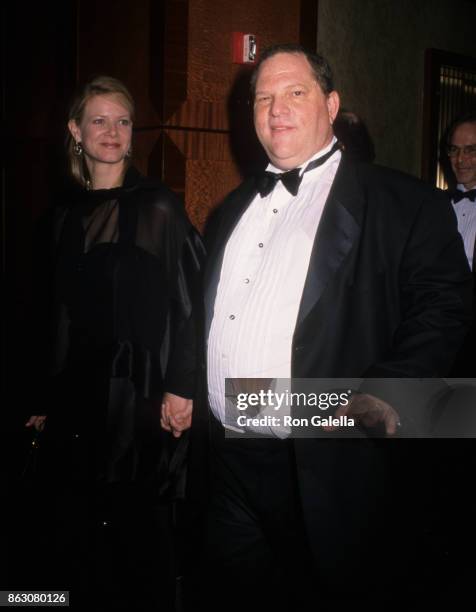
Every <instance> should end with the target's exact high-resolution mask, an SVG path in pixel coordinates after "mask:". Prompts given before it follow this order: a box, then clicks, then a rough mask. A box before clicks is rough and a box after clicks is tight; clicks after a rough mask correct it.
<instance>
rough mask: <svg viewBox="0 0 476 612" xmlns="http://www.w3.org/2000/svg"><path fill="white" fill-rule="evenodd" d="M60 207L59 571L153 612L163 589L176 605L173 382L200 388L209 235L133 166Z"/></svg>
mask: <svg viewBox="0 0 476 612" xmlns="http://www.w3.org/2000/svg"><path fill="white" fill-rule="evenodd" d="M55 215H56V219H55V223H54V234H55V237H56V247H55V259H56V279H55V282H54V287H55V291H54V293H55V295H54V308H53V311H54V317H53V325H52V326H51V332H50V339H51V343H50V344H51V346H52V351H51V353H52V357H51V359H50V360H48V361H49V363H50V364H51V366H50V372H49V376H47V377H45V379H44V381H45V383H44V387H43V390H42V392H41V394H42V395H43V396H44V397H47V398H48V408H47V410H46V411H45V412H46V413H47V414H48V419H47V424H46V428H45V432H44V434H43V438H44V439H43V441H42V443H41V444H42V448H43V455H42V462H43V463H42V465H43V475H44V477H45V479H46V480H45V482H46V481H47V482H48V487H49V489H50V490H51V489H52V488H54V490H55V496H54V498H55V511H54V512H53V513H50V515H51V516H54V517H55V518H54V525H53V527H52V529H53V530H54V531H55V533H56V536H55V538H54V540H55V541H56V542H57V551H56V558H57V559H58V558H59V559H61V560H62V561H61V563H60V565H61V568H58V564H56V569H55V570H54V571H59V572H60V574H61V576H62V580H63V581H64V580H66V581H70V580H71V574H73V575H74V580H75V581H76V586H77V589H78V592H80V594H81V595H83V596H85V597H89V595H90V593H91V592H92V590H93V588H94V589H95V590H97V589H102V592H103V593H102V594H103V599H104V600H108V601H109V602H115V603H110V605H111V609H116V608H117V607H118V606H119V605H122V606H123V607H124V608H127V607H130V606H131V605H132V604H133V607H134V608H137V606H138V605H139V609H140V601H141V600H140V597H139V598H138V596H137V592H140V593H142V597H143V598H144V609H147V608H148V606H151V605H153V602H154V601H155V598H158V600H157V601H158V602H160V603H161V604H162V609H164V610H166V609H167V605H164V604H166V601H167V600H168V597H169V593H166V592H165V591H164V592H161V593H159V591H160V589H158V588H157V587H158V583H157V579H158V578H157V572H158V571H159V572H160V573H161V574H162V576H166V577H167V575H168V577H169V578H170V580H171V581H172V582H173V578H174V567H173V565H174V563H173V560H172V558H171V555H172V547H171V542H170V529H171V528H172V527H173V525H172V523H171V521H170V517H171V512H172V511H173V508H172V506H171V505H170V503H169V502H170V501H171V500H174V499H176V498H177V497H180V495H181V493H182V491H183V482H184V473H185V464H184V458H185V455H186V445H187V436H186V435H184V436H182V437H181V438H180V439H179V440H178V441H176V440H175V439H174V438H173V437H172V436H171V434H169V433H167V432H164V431H163V430H161V428H160V404H161V397H162V394H163V393H164V392H165V391H169V392H172V393H175V394H177V395H180V396H182V397H186V398H193V396H194V393H195V382H196V376H195V374H196V372H195V370H196V349H197V341H196V329H195V321H196V319H197V312H196V305H197V304H198V303H199V268H200V262H201V260H202V258H203V249H202V246H201V242H200V238H199V236H198V234H197V233H196V232H195V231H194V229H193V227H192V226H191V224H190V223H189V221H188V219H187V217H186V215H185V212H184V210H183V206H182V205H181V203H180V201H179V200H178V198H177V196H175V195H174V194H173V193H172V192H171V191H170V190H168V189H167V188H166V187H165V186H164V185H163V184H161V183H160V182H158V181H154V180H151V179H147V178H144V177H142V176H141V175H140V174H139V173H138V172H137V171H136V170H134V169H133V168H130V169H129V170H128V172H127V174H126V178H125V181H124V185H123V186H122V187H120V188H115V189H109V190H97V191H85V190H81V191H80V192H76V193H75V194H74V195H73V196H72V197H71V203H69V204H68V205H67V206H65V207H62V208H60V209H58V210H57V211H56V213H55ZM37 349H38V347H37ZM45 475H46V476H45ZM159 540H160V541H159ZM58 548H59V550H58ZM78 551H79V554H78ZM81 551H82V552H81ZM78 559H79V560H78ZM79 566H81V567H79ZM68 571H69V572H70V574H69V575H68ZM149 574H150V576H149ZM78 576H79V577H80V578H79V582H80V583H81V584H78ZM148 576H149V579H148ZM57 582H58V579H56V577H55V583H57ZM58 586H60V585H58ZM67 586H68V584H65V585H63V586H62V588H66V587H67ZM72 588H73V587H72ZM165 588H167V587H165ZM171 597H173V595H171ZM131 598H132V599H131ZM103 605H106V604H103ZM97 609H103V608H101V607H98V608H97ZM104 609H106V608H104Z"/></svg>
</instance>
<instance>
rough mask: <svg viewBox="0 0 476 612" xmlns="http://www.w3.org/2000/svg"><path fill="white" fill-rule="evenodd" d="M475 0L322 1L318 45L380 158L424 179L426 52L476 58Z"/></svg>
mask: <svg viewBox="0 0 476 612" xmlns="http://www.w3.org/2000/svg"><path fill="white" fill-rule="evenodd" d="M475 24H476V3H475V2H474V0H417V1H415V0H398V1H397V0H359V1H358V2H355V1H354V0H319V17H318V35H317V40H318V49H319V51H320V52H321V53H322V54H323V55H325V56H326V57H327V58H328V59H329V61H330V62H331V64H332V66H333V68H334V71H335V74H336V77H337V78H336V87H337V89H338V90H339V92H340V93H341V96H342V103H343V105H344V106H346V107H348V108H349V109H351V110H353V111H354V112H356V113H357V114H358V115H360V116H361V117H362V118H363V119H364V120H365V122H366V124H367V126H368V129H369V131H370V133H371V135H372V137H373V139H374V142H375V149H376V152H377V159H376V161H377V162H378V163H381V164H383V165H386V166H390V167H393V168H397V169H399V170H403V171H405V172H409V173H411V174H415V175H416V176H420V169H421V156H422V148H423V145H422V133H423V86H424V56H425V49H441V50H445V51H451V52H454V53H460V54H462V55H470V56H473V57H475V56H476V45H475Z"/></svg>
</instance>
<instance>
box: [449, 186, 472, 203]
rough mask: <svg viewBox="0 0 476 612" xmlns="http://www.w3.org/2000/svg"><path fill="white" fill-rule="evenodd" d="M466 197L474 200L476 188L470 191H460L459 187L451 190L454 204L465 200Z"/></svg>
mask: <svg viewBox="0 0 476 612" xmlns="http://www.w3.org/2000/svg"><path fill="white" fill-rule="evenodd" d="M464 198H468V200H471V202H474V201H475V200H476V189H470V190H469V191H460V190H459V189H455V190H454V191H452V192H451V199H452V200H453V202H454V204H456V203H457V202H459V201H460V200H463V199H464Z"/></svg>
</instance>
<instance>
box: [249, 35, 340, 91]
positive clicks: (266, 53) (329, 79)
mask: <svg viewBox="0 0 476 612" xmlns="http://www.w3.org/2000/svg"><path fill="white" fill-rule="evenodd" d="M278 53H293V54H295V55H304V57H305V58H306V59H307V61H308V62H309V64H310V66H311V70H312V73H313V75H314V78H315V79H316V81H317V82H318V84H319V85H320V87H321V89H322V91H323V93H324V94H325V95H328V94H330V93H331V91H334V77H333V75H332V69H331V67H330V65H329V62H328V61H327V60H326V59H325V58H324V57H322V55H319V54H318V53H310V52H309V51H306V49H304V47H302V46H301V45H297V44H294V43H285V44H281V45H273V46H271V47H267V48H266V49H264V50H263V51H262V52H261V53H260V56H259V60H258V62H257V64H256V65H255V67H254V70H253V72H252V74H251V79H250V93H251V99H252V100H254V97H255V91H256V82H257V80H258V73H259V70H260V68H261V65H262V64H263V62H265V61H266V60H267V59H269V58H270V57H273V56H274V55H277V54H278Z"/></svg>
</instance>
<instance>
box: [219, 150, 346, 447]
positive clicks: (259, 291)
mask: <svg viewBox="0 0 476 612" xmlns="http://www.w3.org/2000/svg"><path fill="white" fill-rule="evenodd" d="M334 143H335V139H333V141H332V142H331V143H330V144H329V146H327V147H326V148H325V149H323V150H321V151H319V153H317V154H316V155H314V156H313V157H312V158H310V159H309V160H308V161H307V162H306V163H305V164H303V166H302V168H303V170H304V168H305V167H306V166H307V164H308V163H309V162H310V161H311V160H313V159H317V158H319V157H321V156H322V155H325V154H326V153H327V152H328V151H329V150H330V149H331V147H332V146H333V145H334ZM340 159H341V152H340V151H337V152H336V153H334V155H332V156H331V157H330V158H329V159H328V160H327V161H326V162H324V164H323V165H322V166H319V167H317V168H315V169H314V170H310V171H308V172H306V173H304V176H303V178H302V183H301V186H300V188H299V192H298V194H297V196H292V195H291V194H290V193H289V192H288V191H287V189H286V187H284V185H283V184H282V182H281V181H278V182H277V184H276V186H275V188H274V190H273V191H272V192H271V193H270V194H269V195H268V196H266V197H264V198H261V196H260V195H259V194H257V195H256V197H255V198H254V200H253V201H252V202H251V204H250V205H249V206H248V208H247V210H246V211H245V212H244V213H243V215H242V217H241V219H240V220H239V222H238V223H237V225H236V227H235V229H234V231H233V233H232V234H231V236H230V238H229V240H228V243H227V245H226V247H225V253H224V257H223V263H222V269H221V274H220V279H219V283H218V288H217V294H216V300H215V306H214V312H213V318H212V323H211V328H210V334H209V338H208V347H207V354H208V355H207V356H208V388H209V402H210V407H211V409H212V411H213V414H214V415H215V416H216V418H217V419H218V420H220V421H221V422H222V423H223V424H224V425H226V423H225V378H240V377H242V378H290V377H291V348H292V340H293V335H294V328H295V326H296V320H297V315H298V311H299V305H300V302H301V296H302V292H303V288H304V283H305V280H306V275H307V271H308V267H309V261H310V257H311V251H312V247H313V244H314V238H315V235H316V231H317V227H318V224H319V221H320V219H321V215H322V211H323V209H324V204H325V202H326V200H327V196H328V195H329V191H330V189H331V186H332V183H333V181H334V177H335V174H336V172H337V168H338V166H339V162H340ZM267 170H269V171H271V172H282V171H281V170H279V169H278V168H276V167H274V166H273V165H272V164H269V165H268V168H267ZM323 325H325V322H324V321H323ZM235 423H236V421H235ZM262 433H264V432H262ZM275 435H279V436H280V437H282V432H278V433H276V434H275Z"/></svg>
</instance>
